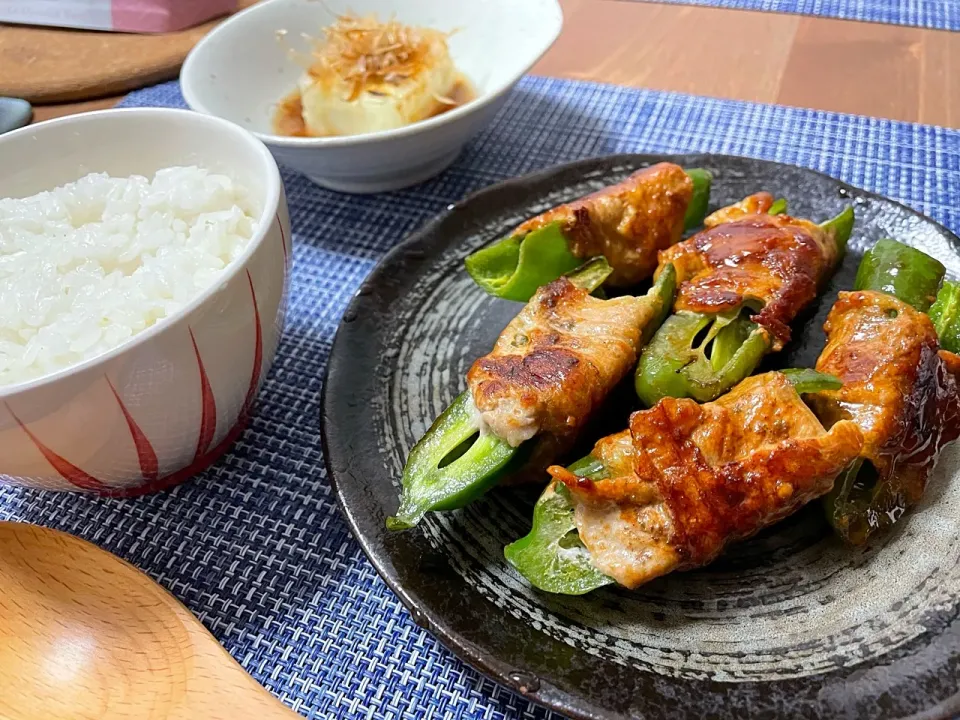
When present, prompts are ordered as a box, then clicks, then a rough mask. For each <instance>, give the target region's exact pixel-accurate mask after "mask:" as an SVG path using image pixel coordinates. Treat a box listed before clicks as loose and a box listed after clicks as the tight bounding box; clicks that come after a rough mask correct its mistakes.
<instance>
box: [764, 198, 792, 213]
mask: <svg viewBox="0 0 960 720" xmlns="http://www.w3.org/2000/svg"><path fill="white" fill-rule="evenodd" d="M786 213H787V199H786V198H777V199H776V200H774V201H773V205H771V206H770V209H769V210H767V214H768V215H786Z"/></svg>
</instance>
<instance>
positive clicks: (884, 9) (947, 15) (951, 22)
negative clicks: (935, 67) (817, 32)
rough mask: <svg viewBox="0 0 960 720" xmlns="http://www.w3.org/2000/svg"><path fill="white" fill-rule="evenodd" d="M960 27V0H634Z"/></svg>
mask: <svg viewBox="0 0 960 720" xmlns="http://www.w3.org/2000/svg"><path fill="white" fill-rule="evenodd" d="M633 1H634V2H660V3H670V4H673V5H705V6H709V7H721V8H728V9H731V10H768V11H770V12H780V13H794V14H797V15H818V16H822V17H831V18H839V19H841V20H861V21H863V22H877V23H888V24H890V25H915V26H917V27H925V28H933V29H934V30H960V0H633Z"/></svg>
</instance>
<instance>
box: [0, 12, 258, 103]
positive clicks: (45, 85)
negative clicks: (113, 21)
mask: <svg viewBox="0 0 960 720" xmlns="http://www.w3.org/2000/svg"><path fill="white" fill-rule="evenodd" d="M256 1H257V0H239V3H238V5H239V7H240V8H241V9H242V8H245V7H247V6H249V5H253V4H254V3H255V2H256ZM221 21H222V18H220V19H217V20H212V21H210V22H207V23H204V24H203V25H199V26H197V27H195V28H190V29H188V30H183V31H181V32H176V33H167V34H164V35H132V34H127V33H110V32H93V31H85V30H60V29H56V28H46V27H33V26H29V27H28V26H16V25H2V24H0V95H8V96H11V97H20V98H24V99H25V100H29V101H30V102H32V103H60V102H72V101H75V100H88V99H90V98H97V97H106V96H109V95H117V94H120V93H125V92H128V91H130V90H135V89H137V88H140V87H144V86H146V85H152V84H153V83H157V82H162V81H164V80H171V79H173V78H175V77H176V76H177V74H178V73H179V71H180V65H181V63H183V60H184V58H185V57H186V56H187V53H188V52H190V50H191V49H192V48H193V46H194V45H195V44H196V43H197V42H198V41H199V40H200V38H202V37H203V36H204V35H206V33H207V32H208V31H209V30H210V29H211V28H213V27H214V26H215V25H216V24H217V23H219V22H221Z"/></svg>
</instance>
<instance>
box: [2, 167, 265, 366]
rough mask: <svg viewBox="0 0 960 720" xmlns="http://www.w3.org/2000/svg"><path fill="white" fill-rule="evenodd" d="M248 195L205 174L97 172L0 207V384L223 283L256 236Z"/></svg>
mask: <svg viewBox="0 0 960 720" xmlns="http://www.w3.org/2000/svg"><path fill="white" fill-rule="evenodd" d="M254 217H255V212H254V207H253V202H252V200H251V198H250V196H249V193H248V192H247V190H246V189H245V188H243V187H241V186H240V185H238V184H237V183H235V182H233V181H232V180H231V179H230V178H228V177H226V176H225V175H217V174H214V173H211V172H208V171H207V170H204V169H201V168H198V167H173V168H167V169H165V170H160V171H158V172H157V173H156V175H155V176H154V177H153V179H152V180H148V179H147V178H145V177H141V176H139V175H134V176H133V177H127V178H115V177H110V176H108V175H106V174H103V173H99V174H91V175H87V176H86V177H83V178H81V179H80V180H77V181H76V182H72V183H69V184H67V185H64V186H62V187H58V188H56V189H55V190H51V191H49V192H42V193H40V194H38V195H34V196H32V197H28V198H22V199H12V198H7V199H0V384H9V383H15V382H21V381H24V380H28V379H31V378H35V377H39V376H41V375H46V374H49V373H51V372H55V371H57V370H60V369H63V368H66V367H68V366H70V365H74V364H76V363H79V362H81V361H83V360H86V359H88V358H91V357H94V356H96V355H99V354H101V353H104V352H106V351H108V350H110V349H112V348H114V347H116V346H117V345H120V344H121V343H123V342H124V341H125V340H127V339H129V338H131V337H133V336H134V335H136V334H137V333H139V332H142V331H143V330H145V329H146V328H149V327H151V326H152V325H154V324H156V323H158V322H162V321H163V320H164V318H168V317H170V316H171V315H173V314H174V313H176V312H177V311H178V310H180V309H181V308H183V307H184V306H185V305H186V304H188V303H189V302H190V301H191V300H193V299H194V298H195V297H196V296H197V295H198V294H200V293H201V292H203V291H204V290H205V289H206V288H208V287H210V286H211V285H213V284H214V283H216V282H218V280H219V278H220V277H221V275H222V274H223V273H224V270H225V269H226V268H227V266H228V265H230V263H231V262H232V261H233V260H234V259H236V258H237V257H238V256H239V255H240V254H241V253H242V252H243V250H244V248H245V247H246V245H247V243H248V242H249V240H250V238H251V237H252V236H253V234H254V232H255V231H256V226H257V223H256V222H255V220H254Z"/></svg>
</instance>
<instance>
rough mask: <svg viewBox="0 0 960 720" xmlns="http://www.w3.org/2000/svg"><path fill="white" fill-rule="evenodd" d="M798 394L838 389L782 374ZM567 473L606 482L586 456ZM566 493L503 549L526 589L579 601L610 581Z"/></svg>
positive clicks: (560, 487)
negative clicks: (596, 564)
mask: <svg viewBox="0 0 960 720" xmlns="http://www.w3.org/2000/svg"><path fill="white" fill-rule="evenodd" d="M780 372H782V373H783V374H784V375H785V376H786V377H787V379H788V380H789V381H790V383H791V384H792V385H793V387H794V388H795V389H796V391H797V392H798V393H800V394H803V393H809V392H817V391H819V390H826V389H836V388H838V387H840V386H841V385H842V383H841V382H840V381H839V380H838V379H837V378H835V377H833V376H832V375H827V374H825V373H820V372H817V371H816V370H809V369H801V370H796V369H791V370H781V371H780ZM567 470H569V471H570V472H571V473H573V474H574V475H576V476H577V477H586V478H590V479H591V480H602V479H604V478H607V477H609V472H608V470H607V468H606V466H604V464H603V462H601V461H600V460H598V459H597V458H595V457H594V456H593V455H587V456H586V457H584V458H581V459H580V460H578V461H577V462H575V463H573V464H572V465H570V466H569V467H568V468H567ZM573 512H574V510H573V503H572V502H571V499H570V491H569V490H568V489H567V487H566V485H564V484H563V483H551V484H550V485H549V486H548V487H547V489H546V490H544V492H543V494H542V495H541V496H540V499H539V500H537V504H536V505H535V506H534V508H533V527H532V528H531V529H530V532H529V533H528V534H527V535H525V536H524V537H522V538H520V539H519V540H517V541H515V542H513V543H510V544H509V545H507V546H506V547H505V548H504V550H503V554H504V556H505V557H506V558H507V561H508V562H509V563H510V564H511V565H512V566H513V567H514V568H515V569H516V570H517V572H519V573H520V574H521V575H523V576H524V577H525V578H526V579H527V580H528V581H529V582H530V584H531V585H533V586H534V587H536V588H538V589H540V590H544V591H546V592H551V593H557V594H560V595H583V594H585V593H588V592H590V591H591V590H596V589H597V588H599V587H603V586H604V585H609V584H611V583H613V582H614V580H613V579H612V578H610V577H608V576H606V575H604V574H603V573H602V572H600V571H599V570H598V569H597V568H596V567H594V565H593V563H592V562H591V560H590V552H589V551H588V550H587V549H586V547H584V545H583V543H582V542H581V541H580V535H579V533H578V532H577V526H576V523H575V522H574V518H573Z"/></svg>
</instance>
